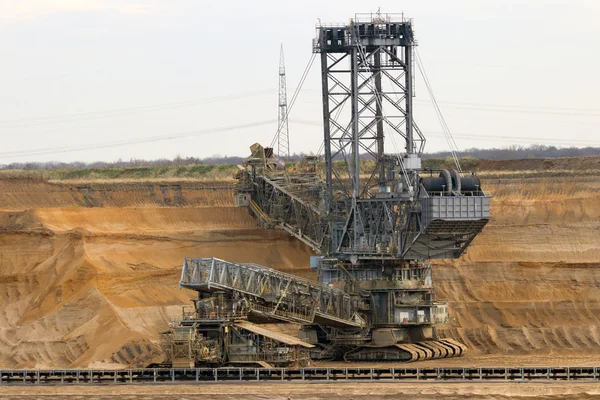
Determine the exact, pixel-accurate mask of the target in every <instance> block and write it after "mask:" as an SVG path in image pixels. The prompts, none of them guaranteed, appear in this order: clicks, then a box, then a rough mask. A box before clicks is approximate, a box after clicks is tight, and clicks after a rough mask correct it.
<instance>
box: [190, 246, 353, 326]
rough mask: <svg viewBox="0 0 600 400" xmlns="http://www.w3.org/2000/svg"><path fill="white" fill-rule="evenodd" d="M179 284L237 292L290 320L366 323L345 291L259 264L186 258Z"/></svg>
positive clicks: (257, 309) (271, 313)
mask: <svg viewBox="0 0 600 400" xmlns="http://www.w3.org/2000/svg"><path fill="white" fill-rule="evenodd" d="M179 287H184V288H187V289H192V290H196V291H199V292H214V291H226V292H237V293H239V294H241V295H243V296H244V297H245V298H246V300H247V301H248V302H249V303H250V304H249V308H250V310H252V311H254V312H258V313H262V314H264V315H265V316H268V317H271V318H274V319H278V320H282V321H286V322H295V323H300V324H310V323H313V322H314V320H315V318H316V317H318V318H319V319H323V320H325V321H327V322H328V323H329V326H337V327H345V328H348V327H350V328H359V327H362V326H363V325H364V321H363V320H362V319H361V318H360V317H359V316H358V314H357V313H356V311H355V304H354V302H355V299H353V298H352V297H351V296H350V295H348V294H347V293H345V292H344V291H342V290H339V289H334V288H331V287H329V286H326V285H322V284H320V283H315V282H311V281H309V280H308V279H302V278H299V277H298V276H296V275H292V274H286V273H283V272H280V271H277V270H275V269H272V268H268V267H263V266H261V265H257V264H252V263H248V264H238V263H233V262H229V261H224V260H220V259H218V258H186V259H185V261H184V263H183V269H182V272H181V280H180V282H179Z"/></svg>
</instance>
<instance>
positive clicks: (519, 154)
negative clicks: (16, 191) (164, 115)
mask: <svg viewBox="0 0 600 400" xmlns="http://www.w3.org/2000/svg"><path fill="white" fill-rule="evenodd" d="M304 155H305V154H304V153H300V154H296V153H294V154H293V155H291V156H290V159H289V160H287V161H300V159H301V158H302V157H303V156H304ZM457 155H458V156H459V157H468V158H477V159H488V160H515V159H523V158H556V157H580V156H596V155H600V147H583V148H579V147H556V146H546V145H543V144H532V145H530V146H528V147H525V146H521V145H511V146H508V147H505V148H492V149H479V148H475V147H474V148H470V149H466V150H464V151H459V152H458V153H457ZM451 156H452V155H451V153H450V152H449V151H438V152H435V153H425V154H424V155H423V158H425V159H432V158H437V159H445V158H448V157H451ZM363 158H364V159H368V158H369V157H367V156H364V157H363ZM244 159H245V157H236V156H219V155H214V156H212V157H206V158H198V157H185V158H184V157H181V156H180V155H177V156H176V157H175V158H174V159H172V160H170V159H167V158H159V159H157V160H142V159H136V158H131V159H130V160H129V161H123V160H121V159H119V160H117V161H112V162H107V161H94V162H87V163H86V162H80V161H73V162H70V163H64V162H59V161H47V162H14V163H10V164H0V169H3V170H12V169H19V170H53V169H82V168H127V167H169V166H181V165H201V164H240V163H242V162H243V161H244Z"/></svg>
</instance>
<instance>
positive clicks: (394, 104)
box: [181, 14, 490, 361]
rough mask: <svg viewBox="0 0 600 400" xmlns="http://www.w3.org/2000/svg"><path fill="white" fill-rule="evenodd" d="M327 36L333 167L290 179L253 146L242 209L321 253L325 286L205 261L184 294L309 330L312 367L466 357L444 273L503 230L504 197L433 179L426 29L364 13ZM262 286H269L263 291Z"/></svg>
mask: <svg viewBox="0 0 600 400" xmlns="http://www.w3.org/2000/svg"><path fill="white" fill-rule="evenodd" d="M316 33H317V34H316V38H315V39H314V41H313V53H315V54H316V56H318V57H319V58H320V65H321V81H322V99H323V104H322V106H323V131H324V141H323V151H324V156H323V159H321V160H318V161H317V160H316V159H314V157H311V158H308V159H306V160H304V161H303V164H302V167H301V168H296V169H295V170H293V171H289V170H287V171H286V169H285V168H284V166H283V163H281V162H279V161H278V159H277V157H276V156H275V154H274V152H273V149H272V148H268V147H267V148H265V147H262V146H260V145H259V144H255V145H253V146H252V147H251V151H252V155H251V156H250V157H249V158H248V159H247V161H246V162H245V163H244V165H242V166H240V167H239V172H238V174H237V178H238V183H237V185H236V204H237V205H239V206H247V207H248V209H249V212H250V213H251V215H252V216H253V217H254V218H255V219H256V220H257V222H258V223H260V224H261V225H262V226H264V227H265V228H277V229H283V230H285V231H286V232H288V233H289V234H290V235H292V236H294V237H296V238H297V239H298V240H301V241H302V242H304V243H306V244H307V245H309V246H310V247H311V248H312V249H313V250H314V251H315V253H316V254H318V255H317V256H314V257H312V258H311V260H310V264H311V268H313V269H314V270H316V272H317V276H318V283H309V282H306V281H305V280H303V279H300V278H298V277H293V276H288V275H286V274H282V273H280V272H277V271H274V270H271V269H268V268H265V267H260V266H256V265H254V264H234V263H229V264H227V262H224V261H222V260H218V261H214V262H213V261H211V262H213V264H210V263H211V262H209V261H206V260H205V261H186V264H187V265H188V266H187V267H186V265H184V271H187V272H186V273H184V274H183V275H182V283H181V285H182V286H184V287H187V288H192V289H195V290H198V291H199V293H201V294H202V296H200V298H204V297H203V296H207V295H208V296H214V293H217V292H218V293H220V294H219V295H220V296H228V297H227V298H228V299H229V300H228V301H229V302H230V303H231V302H234V301H240V302H241V303H240V304H243V307H242V308H243V310H244V313H245V315H247V316H248V318H249V319H252V320H254V321H260V320H263V321H269V320H271V321H274V320H276V321H287V322H295V323H298V324H300V325H301V329H300V332H299V336H300V339H302V342H303V343H305V344H308V345H310V346H311V347H310V348H303V351H306V352H308V353H309V354H310V358H311V359H321V360H323V359H338V360H348V361H415V360H426V359H435V358H444V357H453V356H460V355H462V354H463V353H464V352H465V351H466V347H465V346H464V345H463V344H462V343H460V342H458V341H456V340H453V339H451V338H440V337H439V336H438V333H437V330H436V325H437V324H441V323H444V322H446V321H447V318H448V312H447V305H446V304H445V303H443V302H439V301H436V298H435V291H434V285H433V280H432V264H431V261H432V260H435V259H452V258H458V257H460V256H461V255H462V254H463V253H464V252H465V250H466V249H467V248H468V246H469V244H470V243H471V241H472V240H473V239H474V238H475V236H476V235H477V234H478V233H479V232H481V230H482V229H483V227H484V226H485V225H486V223H487V222H488V221H489V218H490V197H489V196H488V195H487V194H486V193H485V192H484V190H483V189H482V187H481V185H480V181H479V178H478V177H477V176H475V175H474V174H469V175H465V174H463V173H461V171H460V166H458V165H457V167H456V168H454V169H443V170H437V171H436V170H431V169H425V168H423V167H422V164H421V155H422V152H423V149H424V145H425V137H424V136H423V134H422V132H421V131H420V130H419V128H418V127H417V125H416V124H415V122H414V119H413V97H414V71H413V70H414V51H415V46H416V44H417V43H416V40H415V37H414V31H413V24H412V20H410V19H406V18H405V17H404V15H394V14H368V15H362V14H357V15H356V16H355V18H354V19H352V20H351V21H350V22H349V23H347V24H319V25H317V27H316ZM396 146H402V148H397V147H396ZM190 263H192V264H193V265H204V267H202V268H204V269H203V272H201V271H200V270H199V269H202V268H200V267H198V268H199V269H198V270H197V271H196V273H195V274H194V273H190V271H191V269H190V267H189V265H191V264H190ZM215 263H216V264H215ZM223 263H225V264H227V266H225V264H223ZM209 264H210V265H213V267H210V268H209V267H207V265H209ZM217 264H218V265H221V267H220V269H218V268H217V267H216V265H217ZM250 269H252V271H250ZM211 271H212V273H211ZM219 279H220V280H221V281H220V283H219V282H217V281H216V280H219ZM257 282H263V284H262V286H260V287H256V288H255V289H252V288H251V286H253V285H254V284H256V283H257ZM267 283H268V284H267ZM210 293H213V294H210ZM240 329H241V328H240ZM286 340H287V339H286ZM288 341H289V340H288Z"/></svg>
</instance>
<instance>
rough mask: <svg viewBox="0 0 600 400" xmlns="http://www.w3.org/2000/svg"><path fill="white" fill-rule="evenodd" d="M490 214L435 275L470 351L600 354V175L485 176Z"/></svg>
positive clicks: (455, 332)
mask: <svg viewBox="0 0 600 400" xmlns="http://www.w3.org/2000/svg"><path fill="white" fill-rule="evenodd" d="M485 183H486V184H485V185H484V187H486V188H487V189H488V190H489V191H490V192H491V193H492V194H494V195H495V197H494V199H493V200H492V207H493V208H492V211H493V219H492V221H491V222H490V224H489V225H488V226H487V227H486V228H485V230H484V232H483V234H481V235H480V236H479V237H477V238H476V239H475V240H474V242H473V243H472V246H471V248H470V249H469V250H468V251H467V254H466V255H465V256H464V257H463V258H462V259H461V260H458V261H454V262H450V261H449V262H441V263H438V264H439V265H437V267H436V269H435V276H434V280H435V281H436V282H437V284H438V294H439V297H440V298H444V299H447V300H448V301H449V304H450V308H451V310H452V312H453V315H454V317H455V322H454V324H453V326H452V327H450V328H449V329H447V330H446V333H447V334H448V335H450V336H454V337H456V338H458V339H460V340H461V341H463V342H464V343H466V344H468V345H469V347H470V348H471V349H472V350H473V352H474V353H475V354H477V353H499V354H509V355H510V354H526V353H530V354H531V353H533V354H544V355H547V354H549V353H555V354H572V353H573V352H579V353H586V354H588V355H590V354H596V356H600V323H599V316H600V288H599V286H600V236H599V234H600V179H598V180H596V181H590V180H587V179H585V180H582V181H577V180H576V179H570V180H569V181H568V182H565V180H556V179H554V178H549V179H546V180H544V179H542V180H540V179H535V180H534V181H533V182H528V181H527V179H526V180H525V181H523V180H521V179H518V180H514V181H512V182H510V181H505V182H502V183H500V184H498V183H495V182H494V181H488V182H485Z"/></svg>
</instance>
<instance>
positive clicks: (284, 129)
mask: <svg viewBox="0 0 600 400" xmlns="http://www.w3.org/2000/svg"><path fill="white" fill-rule="evenodd" d="M287 113H288V106H287V89H286V83H285V61H284V59H283V44H282V45H281V50H280V52H279V117H278V118H277V121H278V124H277V126H278V129H277V154H278V155H279V157H281V158H283V159H286V160H287V159H289V158H290V132H289V129H288V116H287Z"/></svg>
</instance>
